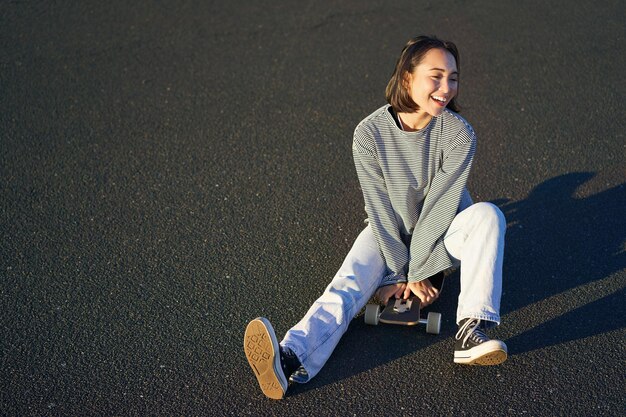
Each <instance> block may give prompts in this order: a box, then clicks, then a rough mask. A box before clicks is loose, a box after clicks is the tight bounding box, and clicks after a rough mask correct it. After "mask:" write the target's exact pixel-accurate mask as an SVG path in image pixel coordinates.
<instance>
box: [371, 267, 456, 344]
mask: <svg viewBox="0 0 626 417" xmlns="http://www.w3.org/2000/svg"><path fill="white" fill-rule="evenodd" d="M429 279H430V282H431V284H432V285H433V287H435V288H437V289H438V290H439V294H440V295H441V290H442V289H443V283H444V274H443V272H440V273H439V274H437V275H434V276H432V277H431V278H429ZM420 307H421V302H420V299H419V298H417V297H416V296H411V297H409V298H408V299H406V300H404V299H402V298H399V299H395V298H392V299H390V300H389V302H388V303H387V305H386V306H385V308H384V309H383V311H382V312H381V311H380V308H381V306H380V304H368V305H366V306H365V323H366V324H370V325H373V326H376V325H378V323H385V324H400V325H404V326H415V325H417V324H425V325H426V333H430V334H439V332H440V331H441V313H435V312H429V313H428V316H426V318H425V319H423V318H422V317H421V314H420Z"/></svg>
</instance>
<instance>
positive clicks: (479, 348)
mask: <svg viewBox="0 0 626 417" xmlns="http://www.w3.org/2000/svg"><path fill="white" fill-rule="evenodd" d="M455 339H456V343H455V345H454V362H455V363H462V364H465V365H498V364H501V363H502V362H504V361H505V360H506V358H507V350H506V345H505V344H504V342H502V341H501V340H490V339H489V338H488V337H487V335H486V334H485V333H484V331H483V329H482V326H481V321H480V320H479V319H464V320H462V321H461V323H459V331H458V332H457V333H456V336H455Z"/></svg>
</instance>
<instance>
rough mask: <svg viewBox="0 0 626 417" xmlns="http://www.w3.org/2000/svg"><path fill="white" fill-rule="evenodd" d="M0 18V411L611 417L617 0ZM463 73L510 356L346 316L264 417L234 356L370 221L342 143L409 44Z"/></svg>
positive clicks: (320, 281) (184, 7)
mask: <svg viewBox="0 0 626 417" xmlns="http://www.w3.org/2000/svg"><path fill="white" fill-rule="evenodd" d="M75 3H76V4H69V2H23V1H3V2H0V150H1V152H0V192H1V196H2V198H1V201H0V236H1V241H0V280H1V281H0V300H1V301H0V302H1V309H0V311H1V313H0V314H1V319H2V320H1V327H0V329H1V338H0V352H1V353H0V354H1V357H0V366H1V382H2V386H1V390H0V407H1V409H0V413H1V414H2V415H10V416H26V415H36V416H44V415H75V416H79V415H80V416H84V415H328V416H330V415H341V416H352V415H355V416H362V415H476V416H479V415H481V416H482V415H533V416H538V415H564V416H597V415H624V411H625V410H626V401H625V398H626V395H625V394H626V392H625V388H624V387H625V386H626V377H625V376H626V372H625V363H626V361H625V359H626V355H625V340H626V339H625V336H626V331H625V325H626V322H625V317H626V315H625V313H626V311H625V307H624V304H625V303H624V301H625V298H624V295H625V288H626V253H625V237H626V216H625V215H624V213H625V207H626V188H625V181H626V162H625V160H626V158H625V156H626V149H625V143H626V141H625V139H624V133H623V132H624V130H625V126H624V105H623V103H624V91H625V88H624V87H625V83H624V76H623V72H624V68H625V66H626V65H625V57H626V54H625V48H624V40H625V36H624V35H625V26H624V21H625V20H626V19H625V17H626V16H625V11H624V6H623V3H622V2H620V1H603V2H594V1H583V0H575V1H565V0H557V1H553V2H543V1H528V2H517V1H511V0H505V1H498V2H489V3H488V4H486V3H487V2H478V1H472V0H469V1H453V0H442V1H438V2H434V1H404V0H400V1H394V2H383V1H375V0H365V1H359V2H356V1H347V2H341V3H340V4H339V3H335V2H286V1H236V2H213V1H208V2H207V1H181V2H176V3H174V2H172V3H167V2H113V3H106V2H95V1H81V2H75ZM421 33H429V34H430V33H433V34H437V35H438V36H440V37H441V38H444V39H451V40H453V41H455V42H456V43H457V45H458V46H459V49H460V51H461V60H462V62H461V72H462V76H461V91H460V96H459V99H460V102H461V104H462V105H463V107H464V110H463V112H462V114H463V115H464V116H465V118H467V119H468V120H469V121H470V122H471V123H472V124H473V126H474V128H475V130H476V131H477V134H478V137H479V146H478V154H477V159H476V163H475V165H474V168H473V171H472V176H471V178H470V183H469V187H470V190H471V192H472V194H473V196H474V198H475V200H479V201H492V202H495V203H496V204H498V205H499V206H500V207H501V208H502V210H503V211H504V213H505V214H506V216H507V219H508V223H509V226H508V231H507V241H506V259H505V266H504V274H505V288H504V294H503V300H502V314H503V324H502V326H500V327H499V328H498V329H497V330H496V331H495V332H494V333H493V335H494V336H495V337H499V338H502V339H503V340H505V341H506V343H507V344H508V346H509V350H510V358H509V360H508V361H507V362H506V363H505V364H503V365H502V366H498V367H462V366H458V365H455V364H453V363H452V349H453V341H452V339H453V336H454V333H455V330H456V328H455V325H454V314H455V308H456V293H458V291H459V286H458V279H455V278H458V277H455V276H453V277H452V279H451V280H449V282H448V284H447V288H446V291H445V292H444V293H443V295H442V297H441V299H440V300H439V301H438V302H437V304H435V305H434V306H433V307H432V310H436V311H440V312H441V313H442V314H443V316H444V322H443V329H442V334H441V335H438V336H431V335H426V334H425V333H424V332H422V331H421V330H416V329H405V328H400V327H394V326H379V327H375V328H372V327H366V326H365V324H363V320H362V317H359V318H357V319H355V320H354V321H353V322H352V324H351V326H350V328H349V330H348V333H347V334H346V336H345V337H344V339H342V341H341V343H340V344H339V346H338V347H337V349H336V351H335V354H334V356H333V357H332V358H331V360H330V361H329V362H328V364H327V366H326V367H325V368H324V369H323V370H322V372H321V373H320V374H319V375H318V376H317V377H316V378H315V379H314V380H312V381H311V382H310V383H309V384H307V385H302V386H293V387H292V388H291V390H290V393H289V395H288V397H287V398H286V399H285V400H283V401H281V402H276V401H271V400H268V399H266V398H265V397H263V395H262V394H261V392H260V390H259V389H258V387H257V385H256V380H255V379H254V378H253V376H252V373H251V371H250V370H249V368H248V365H247V363H246V359H245V356H244V354H243V351H242V348H241V346H242V338H243V332H244V328H245V325H246V323H247V322H248V321H249V320H250V319H252V318H254V317H256V316H259V315H263V316H265V317H268V318H269V319H270V320H271V321H272V323H273V324H274V327H275V328H276V330H277V333H278V334H279V337H280V336H282V334H284V332H285V331H286V330H287V329H288V328H289V327H290V326H291V325H293V324H294V323H295V322H296V321H297V320H298V319H299V318H300V317H301V316H302V315H303V314H304V313H305V312H306V310H307V309H308V307H309V306H310V304H311V303H312V302H313V301H314V300H315V298H317V296H319V294H321V292H322V291H323V289H324V287H325V286H326V285H327V283H328V282H329V281H330V279H331V278H332V276H333V275H334V273H335V272H336V270H337V268H338V267H339V266H340V264H341V262H342V260H343V258H344V256H345V254H346V253H347V251H348V250H349V248H350V246H351V243H352V242H353V240H354V239H355V238H356V236H357V235H358V233H359V231H360V230H361V228H362V227H363V223H362V222H363V218H364V216H365V214H364V211H363V202H362V196H361V192H360V190H359V186H358V180H357V178H356V173H355V170H354V167H353V162H352V157H351V140H352V132H353V130H354V127H355V126H356V124H357V123H358V122H359V121H360V120H361V119H363V118H364V117H365V116H367V115H368V114H369V113H371V112H372V111H373V110H375V109H376V108H378V107H379V106H381V105H382V104H384V88H385V85H386V83H387V80H388V77H389V76H390V75H391V71H392V69H393V65H394V63H395V59H396V58H397V55H398V54H399V52H400V50H401V48H402V46H403V44H404V42H405V41H406V40H407V39H409V38H410V37H413V36H415V35H417V34H421Z"/></svg>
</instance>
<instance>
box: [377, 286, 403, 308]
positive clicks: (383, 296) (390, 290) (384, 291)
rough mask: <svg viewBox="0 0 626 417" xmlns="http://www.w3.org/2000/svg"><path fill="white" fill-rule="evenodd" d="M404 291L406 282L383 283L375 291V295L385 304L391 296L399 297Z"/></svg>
mask: <svg viewBox="0 0 626 417" xmlns="http://www.w3.org/2000/svg"><path fill="white" fill-rule="evenodd" d="M405 291H406V284H404V283H401V284H392V285H385V286H384V287H381V288H379V289H378V290H377V291H376V297H377V298H378V299H379V300H380V301H382V302H383V303H384V304H387V302H388V301H389V299H390V298H391V297H395V298H401V297H402V294H404V293H405Z"/></svg>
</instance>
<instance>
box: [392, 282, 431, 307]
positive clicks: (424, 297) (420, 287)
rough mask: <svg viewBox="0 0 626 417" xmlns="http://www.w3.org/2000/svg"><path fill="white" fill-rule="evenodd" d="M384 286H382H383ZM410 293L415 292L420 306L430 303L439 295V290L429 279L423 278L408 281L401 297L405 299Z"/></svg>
mask: <svg viewBox="0 0 626 417" xmlns="http://www.w3.org/2000/svg"><path fill="white" fill-rule="evenodd" d="M383 288H384V287H383ZM411 293H413V294H415V295H416V296H417V298H419V299H420V301H421V302H422V307H426V306H427V305H429V304H432V303H433V301H435V300H436V299H437V298H438V297H439V290H437V288H435V287H433V285H432V284H431V283H430V280H428V279H425V280H423V281H419V282H409V283H408V284H407V286H406V288H405V289H404V294H403V296H402V298H404V299H407V298H409V297H410V296H411Z"/></svg>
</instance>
